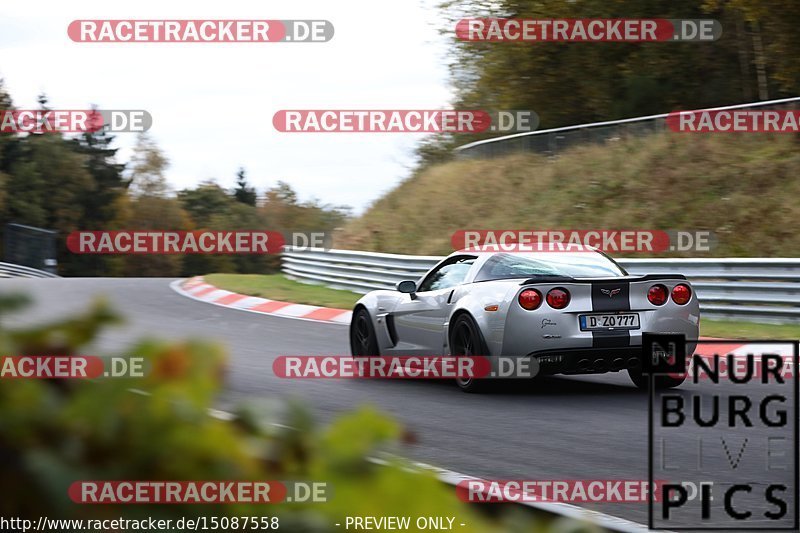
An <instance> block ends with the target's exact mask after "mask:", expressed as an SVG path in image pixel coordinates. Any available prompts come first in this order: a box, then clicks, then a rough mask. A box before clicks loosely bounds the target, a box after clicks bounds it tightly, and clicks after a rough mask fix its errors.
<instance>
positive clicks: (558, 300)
mask: <svg viewBox="0 0 800 533" xmlns="http://www.w3.org/2000/svg"><path fill="white" fill-rule="evenodd" d="M568 304H569V292H568V291H567V289H550V292H548V293H547V305H549V306H550V307H552V308H553V309H564V308H565V307H566V306H567V305H568Z"/></svg>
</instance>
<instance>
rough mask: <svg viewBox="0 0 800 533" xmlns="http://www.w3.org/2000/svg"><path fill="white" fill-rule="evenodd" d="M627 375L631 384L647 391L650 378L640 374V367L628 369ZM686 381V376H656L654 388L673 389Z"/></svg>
mask: <svg viewBox="0 0 800 533" xmlns="http://www.w3.org/2000/svg"><path fill="white" fill-rule="evenodd" d="M628 375H629V376H630V378H631V381H633V384H634V385H636V386H637V387H638V388H640V389H642V390H647V388H648V386H649V385H648V381H650V377H649V376H646V375H645V374H643V373H642V369H641V367H639V368H629V369H628ZM684 381H686V374H684V375H683V376H681V377H677V376H656V379H655V382H654V384H655V386H656V390H664V389H674V388H675V387H678V386H680V385H682V384H683V382H684Z"/></svg>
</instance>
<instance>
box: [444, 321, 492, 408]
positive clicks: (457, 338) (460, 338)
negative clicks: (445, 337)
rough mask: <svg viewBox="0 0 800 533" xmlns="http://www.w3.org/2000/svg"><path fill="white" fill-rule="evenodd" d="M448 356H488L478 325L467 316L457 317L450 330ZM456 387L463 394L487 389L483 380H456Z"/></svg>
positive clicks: (485, 381) (486, 383) (486, 384)
mask: <svg viewBox="0 0 800 533" xmlns="http://www.w3.org/2000/svg"><path fill="white" fill-rule="evenodd" d="M450 355H452V356H454V357H455V356H471V355H488V350H487V349H486V346H485V344H484V342H483V337H481V334H480V331H479V330H478V325H477V324H476V323H475V321H474V320H473V319H472V317H471V316H469V315H467V314H463V315H459V316H458V317H457V318H456V320H455V322H453V327H452V329H451V330H450ZM456 385H458V387H459V388H460V389H461V390H463V391H464V392H482V391H484V390H486V389H487V388H488V382H487V380H485V379H477V378H456Z"/></svg>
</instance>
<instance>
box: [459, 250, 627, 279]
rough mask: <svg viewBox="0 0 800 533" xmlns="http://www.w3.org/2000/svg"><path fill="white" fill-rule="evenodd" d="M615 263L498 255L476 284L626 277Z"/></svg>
mask: <svg viewBox="0 0 800 533" xmlns="http://www.w3.org/2000/svg"><path fill="white" fill-rule="evenodd" d="M624 275H625V272H624V271H623V270H622V269H621V268H620V267H619V266H618V265H617V264H616V263H614V262H613V261H612V260H611V259H609V258H608V257H606V256H604V255H601V254H599V253H597V252H589V253H555V252H553V253H542V254H535V255H534V254H497V255H495V256H493V257H491V258H490V259H489V260H488V261H486V263H484V265H483V267H481V269H480V271H479V272H478V275H477V276H476V277H475V281H488V280H494V279H514V278H526V279H527V278H536V277H552V276H566V277H570V278H606V277H617V276H624Z"/></svg>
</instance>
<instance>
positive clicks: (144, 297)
mask: <svg viewBox="0 0 800 533" xmlns="http://www.w3.org/2000/svg"><path fill="white" fill-rule="evenodd" d="M171 281H172V280H168V279H9V280H3V281H2V282H0V293H9V292H17V291H19V292H24V293H28V294H30V295H31V296H32V297H33V298H34V300H35V305H34V306H32V308H30V309H28V310H26V311H25V312H24V313H21V314H19V315H17V316H6V317H4V324H6V325H12V326H14V325H24V324H32V323H40V322H42V321H45V320H47V319H53V318H59V317H65V316H68V315H70V314H72V313H75V312H79V311H80V310H82V309H85V308H86V306H87V305H88V304H89V303H90V302H91V300H92V299H93V298H95V297H98V296H104V297H106V298H108V299H109V301H110V302H111V303H112V304H113V306H114V308H115V309H117V310H119V311H121V312H122V313H123V314H124V316H125V317H126V318H127V324H126V325H124V326H122V327H115V328H109V329H108V330H106V331H105V332H104V334H103V335H102V337H101V339H100V341H99V345H98V346H95V347H93V349H95V351H96V353H111V354H119V353H124V352H125V350H126V348H127V347H128V346H130V345H131V343H133V342H134V341H135V340H137V339H141V338H142V337H146V336H152V337H159V338H164V339H183V338H207V339H213V340H217V341H220V342H222V343H224V344H225V345H226V346H227V348H228V349H229V352H230V356H231V358H230V371H229V374H228V383H227V386H226V390H225V392H224V393H223V394H222V396H221V397H220V398H219V401H218V404H217V407H219V408H220V409H226V408H230V407H231V406H233V405H235V404H236V403H237V402H241V401H245V400H247V401H264V402H265V408H272V409H274V408H278V407H279V406H280V405H281V404H282V402H281V401H280V400H283V399H286V398H289V397H293V398H299V399H302V401H304V402H305V403H306V404H307V405H309V406H312V407H313V412H314V414H315V416H316V417H317V418H318V419H319V420H320V421H321V422H324V421H325V420H328V419H330V418H331V417H333V416H335V415H336V414H337V413H340V412H343V411H347V410H350V409H352V408H353V407H355V406H357V405H359V404H363V403H370V404H374V405H375V406H378V407H379V408H380V409H382V410H384V411H386V412H388V413H391V414H392V415H393V416H395V417H396V418H397V419H399V420H401V421H402V422H403V423H405V424H406V426H407V427H408V428H409V429H410V430H411V431H412V432H413V433H414V434H415V435H416V438H417V443H416V444H413V445H407V446H406V447H405V448H403V449H401V450H399V453H401V454H402V455H405V456H406V457H410V458H413V459H416V460H419V461H423V462H426V463H430V464H432V465H436V466H440V467H443V468H447V469H451V470H455V471H457V472H461V473H464V474H468V475H473V476H478V477H485V478H491V479H647V395H646V394H645V393H642V392H639V391H638V390H636V389H635V388H634V387H633V385H632V384H631V383H630V381H629V379H628V376H627V374H626V373H618V374H613V373H612V374H606V375H603V376H597V377H591V378H589V377H585V378H550V379H547V380H543V381H540V382H534V383H523V384H520V383H514V384H510V385H504V386H503V388H501V389H499V390H497V391H496V392H493V393H490V394H485V395H470V394H464V393H462V392H460V391H459V390H458V389H457V387H456V386H455V385H454V384H452V383H450V382H436V381H405V380H285V379H279V378H276V377H275V376H274V375H273V373H272V367H271V364H272V361H273V359H274V358H275V357H277V356H278V355H314V354H319V355H323V354H325V355H331V354H348V353H349V348H348V341H347V328H346V327H345V326H340V325H335V324H323V323H313V322H307V321H301V320H293V319H287V318H279V317H272V316H264V315H257V314H253V313H248V312H244V311H239V310H234V309H226V308H222V307H218V306H214V305H210V304H206V303H202V302H198V301H194V300H192V299H190V298H187V297H184V296H181V295H179V294H177V293H175V292H173V291H172V290H171V289H170V287H169V283H170V282H171ZM131 355H135V354H131ZM753 386H756V385H753ZM697 387H702V384H700V385H691V384H688V383H687V384H685V385H684V386H683V389H684V390H687V391H691V390H692V389H696V388H697ZM687 431H692V429H687ZM759 431H760V430H759V429H758V428H749V433H748V435H751V436H755V435H758V432H759ZM734 446H736V447H737V448H738V444H735V445H734ZM758 446H763V444H761V443H760V441H758V440H757V439H753V441H752V444H751V448H749V449H748V450H747V452H748V453H750V452H752V453H758V454H761V455H764V454H765V453H766V451H765V450H759V449H757V447H758ZM687 457H688V459H687V461H692V460H693V459H692V458H691V451H688V452H687ZM754 464H755V462H750V463H748V464H747V465H744V461H743V465H742V466H741V467H740V468H745V469H746V468H751V469H753V471H748V470H740V471H738V472H737V475H739V476H745V477H746V476H747V475H748V474H750V475H752V477H753V478H759V476H761V471H759V470H758V468H757V467H756V466H754ZM590 507H591V508H592V509H595V510H598V511H602V512H604V513H608V514H611V515H614V516H618V517H622V518H626V519H628V520H632V521H635V522H639V523H645V524H646V523H647V506H646V505H645V504H633V503H624V504H614V503H607V504H601V505H596V504H593V505H591V506H590ZM790 508H791V505H790Z"/></svg>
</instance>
